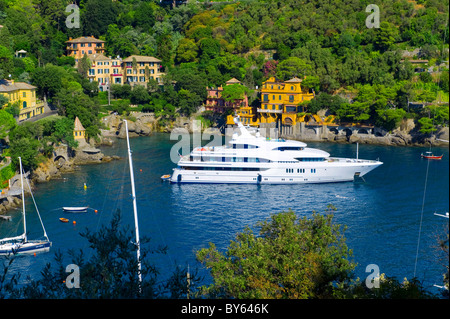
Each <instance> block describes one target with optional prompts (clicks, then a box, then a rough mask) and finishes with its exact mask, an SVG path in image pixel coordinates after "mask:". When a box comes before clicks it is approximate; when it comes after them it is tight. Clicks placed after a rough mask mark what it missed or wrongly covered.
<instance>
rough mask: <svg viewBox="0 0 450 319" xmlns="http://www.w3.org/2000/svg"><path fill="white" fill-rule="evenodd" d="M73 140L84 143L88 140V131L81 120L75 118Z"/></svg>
mask: <svg viewBox="0 0 450 319" xmlns="http://www.w3.org/2000/svg"><path fill="white" fill-rule="evenodd" d="M73 138H74V139H75V141H84V140H85V139H86V129H85V128H84V126H83V124H81V122H80V119H79V118H78V116H77V117H75V123H74V126H73Z"/></svg>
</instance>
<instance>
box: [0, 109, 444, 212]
mask: <svg viewBox="0 0 450 319" xmlns="http://www.w3.org/2000/svg"><path fill="white" fill-rule="evenodd" d="M129 119H130V120H129V121H128V131H129V135H130V137H136V136H149V135H151V134H152V132H155V131H158V132H176V131H180V132H186V131H188V132H189V133H192V132H204V133H211V134H213V133H217V132H218V130H217V129H215V128H206V127H202V125H201V123H200V121H194V120H195V119H196V116H191V117H190V118H187V117H179V118H177V119H176V120H175V121H174V122H173V123H171V124H170V126H169V125H167V126H160V125H159V124H158V121H157V118H155V116H154V114H153V113H138V112H132V113H131V114H130V116H129ZM102 123H103V125H104V127H106V128H109V129H103V130H101V139H100V142H98V143H92V144H88V143H84V142H82V143H80V145H79V146H78V147H77V148H76V149H72V148H69V147H68V146H67V145H64V144H61V145H58V146H55V147H54V151H53V154H52V157H51V158H49V159H48V160H47V161H46V162H44V163H40V164H39V166H38V168H37V169H36V170H35V171H34V172H33V174H32V176H29V174H27V178H29V180H30V185H32V187H33V186H34V185H35V184H37V183H43V182H48V181H50V180H51V179H55V178H61V175H62V174H64V173H69V172H73V171H74V170H75V169H76V168H77V167H78V166H79V165H87V164H99V163H105V162H109V161H112V160H118V159H120V158H119V157H118V156H105V155H104V154H103V153H102V152H101V151H100V149H98V148H97V147H99V146H100V145H112V144H113V140H112V138H113V137H117V138H125V136H126V133H125V125H123V124H124V122H123V119H122V117H120V116H118V115H115V114H110V115H108V116H106V117H104V118H103V119H102ZM273 128H274V127H271V126H267V127H262V128H261V132H262V135H263V136H264V135H265V136H271V134H273ZM271 129H272V131H271ZM374 132H375V133H374ZM380 132H381V133H380ZM349 133H350V134H349ZM277 134H278V133H277ZM280 136H281V137H283V138H289V139H295V140H301V141H305V142H335V143H336V142H337V143H361V144H375V145H387V146H427V147H428V146H429V145H430V143H431V144H432V145H433V146H444V147H446V146H448V140H449V128H448V127H443V128H440V129H439V130H438V131H437V132H436V133H435V134H434V135H432V136H424V135H423V134H420V133H419V132H418V131H417V129H416V128H415V127H414V123H413V122H412V121H409V120H408V121H404V122H403V123H402V125H401V126H400V127H399V128H397V129H396V130H394V131H392V132H383V131H378V133H377V131H374V130H373V131H370V132H369V131H367V130H366V131H365V132H364V133H361V130H357V129H354V130H349V129H347V130H346V129H343V130H341V131H339V130H337V129H336V130H333V128H331V129H330V128H328V127H320V126H308V125H305V124H304V123H303V124H302V125H298V126H296V127H292V128H290V130H286V129H285V130H284V131H283V128H282V132H281V134H280ZM21 203H22V201H21V195H20V176H19V175H18V174H17V175H16V176H14V177H13V178H11V180H10V189H9V191H8V192H6V193H2V194H1V195H0V215H1V214H4V213H5V212H7V211H8V210H9V209H12V208H15V207H17V206H19V205H21Z"/></svg>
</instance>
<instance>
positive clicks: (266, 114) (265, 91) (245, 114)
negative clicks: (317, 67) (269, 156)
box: [227, 77, 315, 126]
mask: <svg viewBox="0 0 450 319" xmlns="http://www.w3.org/2000/svg"><path fill="white" fill-rule="evenodd" d="M301 82H302V80H301V79H299V78H297V77H294V78H292V79H290V80H288V81H284V82H282V81H278V80H277V79H275V77H270V78H269V79H268V80H267V81H265V82H263V84H262V87H261V90H260V93H261V105H260V106H259V107H257V108H254V107H251V106H247V107H241V108H239V109H238V110H237V111H236V114H237V115H239V116H240V117H241V121H242V123H243V124H244V125H250V126H259V125H260V124H263V123H275V122H281V124H283V125H295V124H296V123H297V122H298V118H297V114H298V113H300V112H304V111H305V110H303V109H301V107H300V106H298V104H299V103H301V102H303V101H309V100H311V99H313V98H314V96H315V94H314V92H313V91H311V92H310V91H308V90H305V89H303V88H302V86H301ZM233 116H234V115H229V116H228V117H227V124H228V125H233V124H234V122H233Z"/></svg>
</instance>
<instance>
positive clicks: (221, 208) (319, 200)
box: [0, 134, 449, 292]
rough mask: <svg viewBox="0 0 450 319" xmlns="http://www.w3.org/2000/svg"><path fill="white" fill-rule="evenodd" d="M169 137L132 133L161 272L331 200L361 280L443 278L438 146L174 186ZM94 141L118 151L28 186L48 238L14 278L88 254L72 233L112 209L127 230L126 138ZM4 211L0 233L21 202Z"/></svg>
mask: <svg viewBox="0 0 450 319" xmlns="http://www.w3.org/2000/svg"><path fill="white" fill-rule="evenodd" d="M175 143H176V141H171V140H170V139H169V135H168V134H153V135H152V136H150V137H140V138H132V139H131V147H132V150H133V164H134V173H135V182H136V195H137V196H136V197H137V207H138V214H139V229H140V233H141V236H147V237H150V238H151V243H152V245H155V246H156V245H159V244H161V245H166V246H167V247H168V253H167V254H166V255H153V257H152V258H153V261H154V262H155V263H156V265H157V266H158V267H159V270H160V272H161V276H162V278H164V277H166V276H167V275H168V274H169V273H171V272H172V270H174V268H175V265H181V266H187V265H189V266H190V268H191V269H193V268H196V267H199V269H200V271H201V272H203V273H206V271H205V270H204V269H202V265H200V264H198V263H197V262H196V260H195V252H196V251H197V250H199V249H201V248H204V247H207V246H208V244H209V242H213V243H215V244H216V246H217V247H218V248H219V249H225V248H226V247H227V246H228V244H229V242H230V240H233V239H234V238H235V236H236V234H237V233H238V232H241V231H242V230H243V229H244V228H245V226H251V227H253V226H254V225H255V224H256V223H257V222H258V221H262V220H265V219H267V218H269V217H270V215H271V214H273V213H277V212H281V211H286V210H288V209H292V210H293V211H295V212H296V213H297V214H298V215H300V216H310V215H311V214H312V212H313V211H317V212H321V213H323V212H324V211H325V210H326V208H327V205H328V204H332V205H334V206H335V207H336V208H337V210H336V211H335V212H334V221H335V222H336V223H339V224H341V225H345V226H347V229H346V231H345V237H346V239H347V245H348V246H349V248H351V249H352V250H353V260H354V261H355V262H356V263H357V264H358V266H357V268H356V270H355V274H356V276H357V277H359V278H360V279H361V280H362V281H364V279H365V278H366V277H367V276H368V275H369V272H367V273H366V266H368V265H369V264H376V265H377V266H378V267H379V270H380V273H385V274H386V275H387V276H394V277H396V278H397V279H399V280H403V278H405V277H406V278H408V279H411V278H412V277H413V275H414V271H415V270H416V276H417V277H418V278H419V279H420V280H421V281H423V283H424V285H425V287H426V288H428V289H429V290H430V291H433V292H437V290H436V288H433V284H438V285H441V284H442V274H443V273H444V265H445V264H446V263H448V260H440V259H439V257H438V255H439V254H438V248H437V246H438V240H437V237H439V236H443V234H444V233H445V231H446V229H447V228H448V219H445V218H442V217H438V216H435V215H434V213H440V214H445V212H448V210H449V196H448V194H449V162H448V161H449V152H448V148H434V149H433V151H434V153H436V154H438V153H439V155H440V154H441V153H443V154H444V158H443V160H442V161H427V160H423V159H421V157H420V153H421V152H423V151H426V150H427V149H425V148H419V147H388V146H373V145H360V147H359V157H360V158H364V159H377V158H379V159H380V160H381V161H382V162H384V164H383V165H382V166H380V167H379V168H377V169H375V170H374V171H372V172H371V173H369V174H368V175H366V176H365V177H364V179H365V181H357V182H346V183H330V184H310V185H226V184H215V185H214V184H213V185H208V184H197V185H196V184H186V185H185V184H182V185H176V184H169V183H167V182H161V180H160V177H161V175H163V174H167V173H171V172H172V168H174V167H175V166H176V164H174V163H172V162H171V161H170V157H169V152H170V149H171V147H172V146H173V145H174V144H175ZM309 146H310V147H317V148H320V149H323V150H325V151H327V152H329V153H330V154H332V156H342V157H354V156H355V152H356V145H349V144H332V143H309ZM102 150H103V152H104V153H105V154H109V155H119V156H121V157H122V158H123V159H122V160H118V161H112V162H110V163H104V164H97V165H86V166H80V167H79V168H78V169H77V170H76V171H75V172H74V173H68V174H65V175H64V176H63V178H62V179H59V180H52V181H51V182H48V183H43V184H39V185H38V186H37V187H36V189H35V190H34V196H35V199H36V202H37V204H38V208H39V211H40V213H41V216H42V219H43V221H44V224H45V227H46V230H47V233H48V236H49V237H50V240H51V241H52V242H53V247H52V250H51V252H50V253H46V254H39V255H37V256H36V257H34V256H25V257H20V258H18V259H17V260H16V261H15V263H14V264H13V267H12V269H11V271H13V272H20V273H21V278H22V280H25V278H26V277H27V276H31V277H33V278H36V279H37V278H39V276H40V271H41V270H42V269H43V267H44V266H45V264H46V263H47V262H51V261H52V260H53V258H54V253H55V252H56V251H58V250H60V251H62V252H63V253H64V254H65V255H66V256H67V252H68V250H69V249H75V250H77V249H82V250H84V251H85V252H87V253H89V244H88V243H87V241H86V240H85V239H84V238H82V237H81V236H80V235H79V233H80V232H81V231H84V230H85V229H86V228H88V229H90V230H91V231H95V230H98V229H99V228H100V227H101V225H106V224H108V223H109V222H110V220H111V218H112V216H113V213H114V212H115V211H116V210H117V209H120V210H121V212H122V217H123V223H124V224H129V225H130V226H131V227H130V229H133V225H134V224H133V223H134V220H133V210H132V201H131V187H130V180H129V168H128V162H127V160H126V156H127V153H126V142H125V141H124V140H117V141H116V143H115V144H114V146H112V147H104V148H103V149H102ZM427 171H428V176H427ZM84 183H86V185H87V189H84V187H83V185H84ZM26 204H27V212H28V214H27V216H28V217H27V218H28V223H27V224H28V232H29V238H37V237H39V236H41V235H42V231H41V227H40V224H39V221H38V219H37V216H36V214H35V213H34V207H33V204H32V202H31V199H27V201H26ZM422 205H423V206H422ZM63 206H89V207H90V209H89V210H88V213H85V214H69V213H64V212H63V211H62V207H63ZM422 207H423V214H422ZM94 210H98V212H97V213H95V212H94ZM9 215H12V217H13V220H12V221H10V222H6V221H0V237H8V236H14V235H16V234H18V233H20V232H21V229H22V225H21V222H20V220H21V216H20V209H15V210H13V211H11V212H10V213H9ZM60 217H66V218H69V219H70V222H69V223H61V222H60V221H59V218H60ZM73 220H75V221H76V224H75V225H74V224H73V223H72V221H73ZM421 221H422V223H421ZM420 225H421V226H420ZM254 229H255V228H254ZM419 233H420V235H419ZM419 236H420V237H419ZM417 248H418V255H417V257H418V258H417V265H416V252H417ZM67 259H68V263H70V260H69V258H68V257H67ZM205 280H208V277H206V279H205Z"/></svg>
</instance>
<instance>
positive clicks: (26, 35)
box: [0, 0, 449, 137]
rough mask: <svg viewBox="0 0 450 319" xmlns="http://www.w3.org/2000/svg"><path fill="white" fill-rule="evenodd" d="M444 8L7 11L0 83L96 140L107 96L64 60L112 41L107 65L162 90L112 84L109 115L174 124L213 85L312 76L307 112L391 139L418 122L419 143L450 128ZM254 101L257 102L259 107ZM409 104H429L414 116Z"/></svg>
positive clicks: (300, 4)
mask: <svg viewBox="0 0 450 319" xmlns="http://www.w3.org/2000/svg"><path fill="white" fill-rule="evenodd" d="M372 2H374V3H375V4H377V5H378V6H379V9H380V11H379V12H380V27H379V28H368V27H367V26H366V19H367V17H368V15H369V14H370V13H367V12H366V7H367V6H368V5H369V4H370V3H372ZM71 3H75V4H76V5H78V7H79V9H80V27H79V28H68V27H67V26H66V19H67V17H68V15H69V14H70V13H71V11H70V10H68V11H67V12H66V6H67V5H68V4H71ZM174 4H175V6H174ZM448 5H449V2H448V0H444V1H442V0H418V1H410V0H392V1H369V0H349V1H324V0H302V1H299V0H283V1H282V0H258V1H257V0H242V1H221V2H219V1H217V2H216V1H206V2H201V1H187V2H186V3H183V4H182V3H180V2H173V1H161V2H160V1H157V0H152V1H144V0H120V1H111V0H77V1H72V0H71V1H69V0H0V25H2V28H1V29H0V78H6V77H7V76H8V75H9V74H11V77H12V78H13V79H15V80H18V81H26V82H30V83H31V84H33V85H35V86H37V87H38V94H39V96H40V97H41V98H45V99H46V100H47V101H48V102H49V103H51V104H53V105H55V106H57V107H58V109H59V113H60V114H61V115H63V116H65V117H67V118H69V119H71V120H73V119H74V117H75V115H76V114H78V116H79V117H80V119H81V121H82V122H83V124H84V125H85V127H86V128H87V131H88V135H89V136H91V137H94V136H96V134H97V133H98V132H99V128H100V121H99V112H101V110H102V107H101V105H102V104H106V103H105V95H104V92H98V89H97V83H95V82H93V83H91V82H89V80H88V79H87V78H86V77H85V76H86V75H85V74H84V75H83V74H80V73H79V72H77V70H76V69H74V67H73V66H74V60H73V58H71V57H66V56H65V53H66V52H65V48H66V43H65V41H67V40H69V37H72V38H76V37H79V36H90V35H93V36H94V37H97V38H99V39H102V40H104V41H106V44H105V46H106V54H105V55H107V56H117V55H120V56H121V57H127V56H129V55H132V54H139V55H149V56H155V57H157V58H159V59H161V60H162V61H163V67H164V72H165V73H166V76H165V78H164V86H163V87H158V85H149V87H148V89H142V88H135V89H133V90H132V89H131V88H130V87H129V85H123V86H118V85H112V87H111V93H112V94H113V98H115V99H117V100H115V101H114V103H113V106H112V108H113V109H114V110H116V111H119V112H121V113H122V112H126V110H127V108H128V106H129V104H130V103H131V104H137V105H140V107H141V110H142V111H151V112H155V113H156V114H157V115H158V116H160V117H161V119H162V120H167V119H169V120H170V119H173V118H175V117H176V116H177V115H179V114H183V115H189V114H191V113H193V112H195V111H196V110H197V109H198V107H199V106H200V105H201V104H202V103H203V101H204V100H205V97H206V90H205V87H206V86H219V85H222V84H224V83H225V82H226V81H227V80H229V79H230V78H232V77H235V78H237V79H238V80H240V81H242V82H243V83H244V84H245V85H246V86H247V87H248V88H249V89H250V90H254V89H255V88H256V86H261V83H262V82H263V81H265V80H266V79H267V78H268V77H269V76H273V75H275V76H276V77H278V78H279V79H281V80H286V79H288V78H290V77H292V76H297V77H304V76H306V80H305V81H304V82H303V86H306V87H310V88H313V89H314V90H315V92H316V93H317V96H316V99H314V100H312V101H311V102H310V103H309V105H308V110H309V112H312V113H315V112H317V111H318V110H320V109H323V108H327V109H328V110H329V112H330V113H331V114H334V115H336V117H337V118H338V119H339V120H342V121H348V122H369V123H371V124H375V125H377V126H382V127H384V128H385V129H387V130H392V129H394V128H395V127H396V126H397V125H398V123H399V121H401V120H402V119H403V118H413V119H415V121H416V123H418V124H419V126H418V127H420V129H421V131H422V133H431V132H433V131H435V130H436V126H437V125H448V118H449V115H448V96H449V73H448V62H446V61H448V56H449V54H448V47H449V46H448V43H449V23H448V12H449V11H448V10H449V9H448ZM417 49H419V50H417ZM17 50H26V51H27V52H28V53H27V54H28V55H27V57H26V58H16V57H15V55H14V53H15V52H16V51H17ZM414 50H416V51H414ZM406 51H408V52H412V56H411V57H410V58H414V59H426V60H428V62H427V65H426V68H427V71H426V72H422V73H416V72H415V66H414V65H413V64H412V63H411V62H409V61H408V59H407V58H405V57H403V54H404V52H406ZM414 52H415V53H414ZM173 83H176V84H175V85H173ZM253 92H255V91H253ZM257 98H258V97H257V94H252V97H251V100H252V101H253V100H255V99H257ZM252 101H251V102H252ZM410 101H418V102H427V103H428V104H429V105H427V106H426V107H425V108H420V109H410V108H409V103H408V102H410ZM257 102H258V101H257V100H256V103H257ZM442 102H444V103H442ZM0 104H2V105H6V106H7V105H8V104H7V101H5V100H3V101H2V100H0ZM110 110H111V109H110ZM10 113H14V111H11V112H10ZM49 134H51V130H50V133H49ZM63 135H64V134H63Z"/></svg>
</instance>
